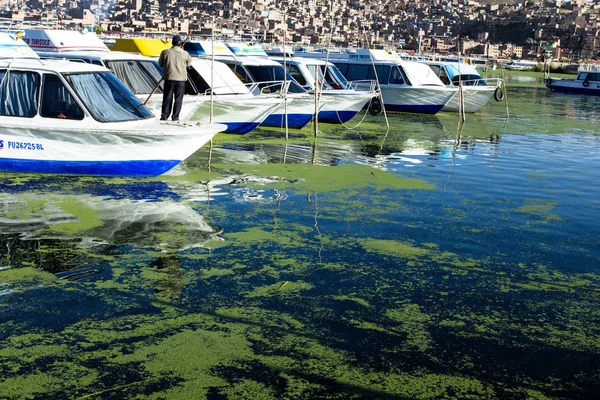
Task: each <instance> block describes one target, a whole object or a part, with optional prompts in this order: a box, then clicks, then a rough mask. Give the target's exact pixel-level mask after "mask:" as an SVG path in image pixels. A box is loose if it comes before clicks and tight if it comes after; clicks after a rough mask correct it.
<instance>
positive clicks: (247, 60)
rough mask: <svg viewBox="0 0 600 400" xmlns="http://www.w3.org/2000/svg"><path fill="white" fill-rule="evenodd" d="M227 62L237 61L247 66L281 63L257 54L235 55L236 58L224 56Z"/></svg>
mask: <svg viewBox="0 0 600 400" xmlns="http://www.w3.org/2000/svg"><path fill="white" fill-rule="evenodd" d="M223 60H225V61H226V62H229V63H235V64H238V65H246V66H260V65H267V66H269V65H279V66H280V65H281V64H279V63H278V62H277V61H275V60H271V59H270V58H267V57H255V56H246V57H235V58H227V57H226V58H223Z"/></svg>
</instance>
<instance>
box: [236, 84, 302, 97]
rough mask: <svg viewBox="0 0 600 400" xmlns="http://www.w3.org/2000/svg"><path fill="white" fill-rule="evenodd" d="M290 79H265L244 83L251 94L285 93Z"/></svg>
mask: <svg viewBox="0 0 600 400" xmlns="http://www.w3.org/2000/svg"><path fill="white" fill-rule="evenodd" d="M291 83H292V82H291V81H265V82H252V83H246V84H245V85H246V86H247V87H248V90H249V91H250V93H253V94H261V95H264V94H273V93H277V94H287V93H288V91H289V88H290V84H291Z"/></svg>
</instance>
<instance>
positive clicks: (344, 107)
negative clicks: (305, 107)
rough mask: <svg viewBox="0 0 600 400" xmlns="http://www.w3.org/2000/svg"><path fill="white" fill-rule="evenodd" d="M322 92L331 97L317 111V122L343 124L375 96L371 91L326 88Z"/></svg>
mask: <svg viewBox="0 0 600 400" xmlns="http://www.w3.org/2000/svg"><path fill="white" fill-rule="evenodd" d="M323 94H324V95H326V96H328V97H331V98H332V100H331V101H328V102H326V103H325V104H324V105H323V108H321V111H319V114H318V119H319V122H326V123H330V124H344V123H346V122H348V121H350V120H351V119H352V118H354V117H355V116H356V114H358V113H359V112H360V110H362V109H363V107H364V106H365V105H366V104H367V103H368V102H369V101H370V100H371V99H372V98H373V96H375V94H374V93H373V92H368V93H366V92H360V91H354V90H326V91H323Z"/></svg>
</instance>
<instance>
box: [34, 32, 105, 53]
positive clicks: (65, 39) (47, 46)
mask: <svg viewBox="0 0 600 400" xmlns="http://www.w3.org/2000/svg"><path fill="white" fill-rule="evenodd" d="M23 33H24V35H23V41H24V42H25V43H27V44H28V45H29V47H31V48H32V49H34V50H43V51H57V52H62V51H73V50H96V51H110V49H109V48H108V47H106V45H105V44H104V42H103V41H102V40H100V38H99V37H98V36H96V34H95V33H94V32H87V31H74V30H67V29H25V30H24V31H23Z"/></svg>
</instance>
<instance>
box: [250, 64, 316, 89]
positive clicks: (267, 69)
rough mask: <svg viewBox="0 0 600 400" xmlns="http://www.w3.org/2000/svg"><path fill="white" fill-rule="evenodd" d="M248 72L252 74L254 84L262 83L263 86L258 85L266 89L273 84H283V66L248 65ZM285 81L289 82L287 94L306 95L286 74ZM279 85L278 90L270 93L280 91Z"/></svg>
mask: <svg viewBox="0 0 600 400" xmlns="http://www.w3.org/2000/svg"><path fill="white" fill-rule="evenodd" d="M247 68H248V71H249V72H250V74H252V77H253V78H254V79H253V81H254V82H264V83H265V84H264V85H260V86H261V87H266V86H269V85H272V83H273V82H283V80H284V74H283V66H281V65H248V66H247ZM285 80H287V81H289V82H290V87H289V90H288V91H289V92H290V93H306V90H304V88H303V87H302V86H300V85H298V83H296V81H295V80H294V78H292V76H291V75H290V74H289V73H288V74H286V77H285ZM281 85H282V84H281V83H280V84H279V86H278V87H279V89H271V91H275V90H280V89H281Z"/></svg>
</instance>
